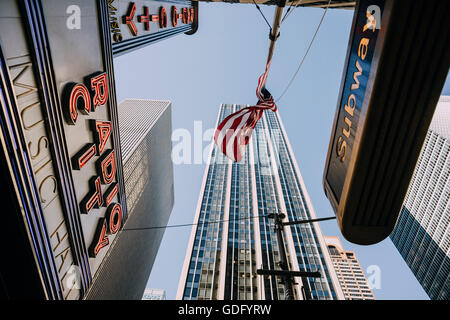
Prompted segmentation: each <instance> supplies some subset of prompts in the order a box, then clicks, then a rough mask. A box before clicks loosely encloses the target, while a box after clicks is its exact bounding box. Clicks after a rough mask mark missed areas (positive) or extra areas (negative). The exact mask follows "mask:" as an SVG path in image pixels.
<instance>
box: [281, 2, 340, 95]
mask: <svg viewBox="0 0 450 320" xmlns="http://www.w3.org/2000/svg"><path fill="white" fill-rule="evenodd" d="M330 3H331V0H329V1H328V4H327V7H326V8H325V11H324V12H323V15H322V18H321V19H320V22H319V24H318V26H317V28H316V32H315V33H314V36H313V37H312V39H311V42H310V43H309V46H308V49H307V50H306V52H305V54H304V56H303V58H302V60H301V61H300V64H299V65H298V68H297V71H295V73H294V75H293V76H292V78H291V80H290V81H289V83H288V85H287V86H286V88H285V89H284V91H283V92H282V93H281V95H280V96H279V97H278V99H277V100H276V101H275V102H278V101H280V99H281V98H282V97H283V96H284V94H285V93H286V92H287V91H288V89H289V87H290V86H291V84H292V82H293V81H294V79H295V77H296V76H297V74H298V72H299V71H300V69H301V67H302V65H303V62H305V59H306V57H307V56H308V53H309V50H310V49H311V47H312V44H313V43H314V40H315V39H316V36H317V33H318V32H319V29H320V26H321V25H322V22H323V20H324V18H325V15H326V14H327V11H328V8H329V6H330Z"/></svg>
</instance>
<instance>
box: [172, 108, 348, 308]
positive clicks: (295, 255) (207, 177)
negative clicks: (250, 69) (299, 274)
mask: <svg viewBox="0 0 450 320" xmlns="http://www.w3.org/2000/svg"><path fill="white" fill-rule="evenodd" d="M243 107H246V106H242V105H232V104H222V105H221V106H220V109H219V115H218V119H217V122H218V123H219V122H220V121H222V120H223V119H224V118H225V117H226V116H228V115H229V114H231V113H232V112H235V111H237V110H239V109H241V108H243ZM273 212H283V213H285V214H286V216H287V218H286V219H288V220H289V221H294V220H300V219H313V218H315V217H316V215H315V213H314V210H313V207H312V205H311V201H310V199H309V196H308V194H307V192H306V187H305V184H304V182H303V179H302V177H301V174H300V171H299V169H298V166H297V163H296V161H295V158H294V154H293V152H292V149H291V147H290V144H289V141H288V138H287V135H286V132H285V130H284V128H283V124H282V123H281V119H280V116H279V114H278V113H274V112H270V111H268V112H265V113H264V115H263V117H262V118H261V120H260V121H259V122H258V124H257V125H256V127H255V130H254V132H253V134H252V137H251V140H250V143H249V145H248V147H247V151H246V153H245V155H244V157H243V159H242V160H241V162H239V163H232V162H231V160H229V159H227V158H225V157H224V156H223V154H222V152H221V151H220V150H218V149H217V147H216V146H215V145H214V146H213V147H212V148H211V150H210V155H209V163H208V165H207V167H206V169H205V173H204V177H203V183H202V187H201V191H200V196H199V200H198V205H197V209H196V213H195V218H194V219H195V222H196V223H197V225H195V226H194V227H193V229H192V233H191V237H190V241H189V244H188V249H187V253H186V258H185V262H184V266H183V269H182V274H181V278H180V283H179V287H178V292H177V299H198V300H205V299H213V300H215V299H218V300H221V299H239V300H252V299H253V300H277V299H280V300H281V299H284V294H285V293H284V286H283V285H282V284H280V279H279V278H277V277H267V276H260V275H257V274H256V270H257V269H260V268H261V269H271V270H275V269H279V268H278V262H279V261H280V255H279V252H278V244H277V237H276V234H275V233H274V228H273V220H272V219H269V218H268V217H267V215H268V214H269V213H273ZM214 221H221V222H217V223H214ZM284 239H285V247H286V252H287V257H288V263H289V267H290V270H300V271H319V272H320V273H321V277H320V278H316V279H313V278H309V279H308V282H309V287H310V289H311V293H312V297H313V299H343V298H344V296H343V293H342V291H341V289H340V285H339V282H338V279H337V276H336V273H335V271H334V269H333V264H332V262H331V259H330V256H329V254H328V250H327V247H326V244H325V241H324V239H323V236H322V232H321V230H320V227H319V225H318V224H317V223H311V224H302V225H292V226H289V227H285V232H284ZM301 292H302V291H301V279H296V284H295V285H294V296H295V298H296V299H303V297H302V294H301Z"/></svg>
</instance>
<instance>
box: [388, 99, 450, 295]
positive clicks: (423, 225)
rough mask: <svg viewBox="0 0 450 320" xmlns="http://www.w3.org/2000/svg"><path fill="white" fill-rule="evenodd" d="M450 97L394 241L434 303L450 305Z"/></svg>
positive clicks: (440, 108)
mask: <svg viewBox="0 0 450 320" xmlns="http://www.w3.org/2000/svg"><path fill="white" fill-rule="evenodd" d="M449 225H450V96H441V98H440V100H439V102H438V104H437V106H436V111H435V113H434V116H433V120H432V122H431V125H430V128H429V130H428V133H427V136H426V139H425V142H424V144H423V146H422V151H421V153H420V157H419V160H418V161H417V164H416V168H415V170H414V174H413V178H412V179H411V182H410V184H409V188H408V192H407V194H406V197H405V200H404V202H403V207H402V209H401V212H400V216H399V218H398V221H397V224H396V226H395V229H394V231H393V232H392V234H391V236H390V237H391V240H392V242H393V243H394V245H395V246H396V247H397V249H398V251H399V252H400V254H401V255H402V257H403V259H405V261H406V263H407V264H408V266H409V267H410V268H411V271H412V272H413V273H414V275H415V276H416V278H417V280H418V281H419V283H420V284H421V285H422V287H423V288H424V290H425V292H426V293H427V294H428V296H429V297H430V298H431V299H443V300H448V299H450V259H449V255H450V236H449V232H450V231H449Z"/></svg>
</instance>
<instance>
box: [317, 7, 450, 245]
mask: <svg viewBox="0 0 450 320" xmlns="http://www.w3.org/2000/svg"><path fill="white" fill-rule="evenodd" d="M449 9H450V3H449V2H448V1H439V0H436V1H434V0H433V1H425V0H421V1H415V2H414V4H412V3H411V2H409V1H398V0H397V1H395V0H361V1H359V2H358V3H357V5H356V9H355V14H354V18H353V25H352V29H351V34H350V40H349V46H348V52H347V57H346V63H345V68H344V74H343V80H342V83H341V89H340V94H339V98H338V105H337V110H336V115H335V120H334V124H333V129H332V132H331V138H330V145H329V148H328V155H327V162H326V165H325V171H324V177H323V185H324V189H325V193H326V195H327V197H328V199H329V200H330V202H331V204H332V207H333V209H334V210H335V212H336V216H337V221H338V224H339V227H340V229H341V231H342V234H343V236H344V237H345V238H346V239H347V240H349V241H351V242H353V243H358V244H373V243H377V242H379V241H381V240H383V239H385V238H386V237H387V236H389V234H390V233H391V231H392V230H393V228H394V226H395V223H396V221H397V217H398V214H399V212H400V208H401V205H402V203H403V199H404V196H405V194H406V191H407V188H408V184H409V181H410V179H411V176H412V173H413V171H414V167H415V164H416V161H417V158H418V156H419V153H420V150H421V146H422V143H423V141H424V139H425V136H426V133H427V130H428V126H429V124H430V122H431V119H432V116H433V113H434V109H435V106H436V103H437V101H438V99H439V95H440V93H441V90H442V87H443V85H444V82H445V78H446V75H447V72H448V69H449V65H450V39H449V35H450V25H449V24H448V21H447V20H446V16H445V15H446V12H448V10H449Z"/></svg>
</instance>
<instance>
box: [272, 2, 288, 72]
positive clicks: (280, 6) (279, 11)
mask: <svg viewBox="0 0 450 320" xmlns="http://www.w3.org/2000/svg"><path fill="white" fill-rule="evenodd" d="M285 6H286V0H278V1H277V8H276V9H275V16H274V18H273V27H272V30H271V32H270V34H269V39H270V44H269V54H268V55H267V63H269V62H270V60H272V56H273V51H274V49H275V42H276V41H277V39H278V35H279V30H280V25H281V19H282V16H283V10H284V7H285Z"/></svg>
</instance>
